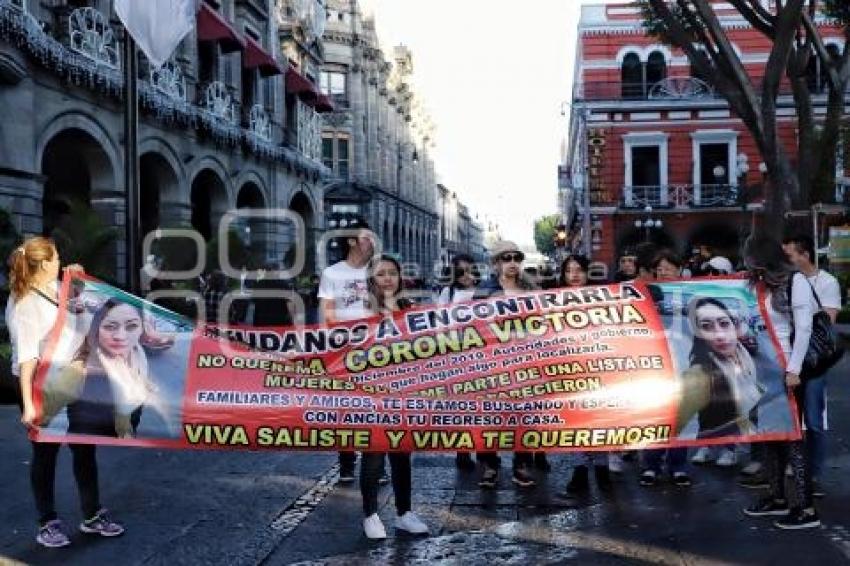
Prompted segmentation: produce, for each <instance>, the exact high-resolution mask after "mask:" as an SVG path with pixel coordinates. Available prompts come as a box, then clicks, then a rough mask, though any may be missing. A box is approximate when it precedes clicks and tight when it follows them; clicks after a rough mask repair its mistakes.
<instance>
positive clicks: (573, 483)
mask: <svg viewBox="0 0 850 566" xmlns="http://www.w3.org/2000/svg"><path fill="white" fill-rule="evenodd" d="M589 272H590V260H588V259H587V257H585V256H583V255H577V254H574V255H569V256H567V257H566V258H565V259H564V261H563V262H561V275H560V276H559V278H558V283H559V286H560V287H584V286H585V285H587V283H588V279H589ZM576 456H577V458H578V460H579V462H580V463H579V464H578V465H576V466H574V467H573V475H572V476H571V477H570V481H569V482H568V483H567V493H568V494H578V493H586V492H587V491H588V489H589V488H590V481H589V479H588V472H589V469H590V466H593V473H594V475H595V476H596V485H598V486H599V489H602V490H607V489H610V487H611V475H610V473H609V470H608V453H607V452H580V453H578V454H576Z"/></svg>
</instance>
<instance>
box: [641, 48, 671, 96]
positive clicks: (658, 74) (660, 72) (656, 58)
mask: <svg viewBox="0 0 850 566" xmlns="http://www.w3.org/2000/svg"><path fill="white" fill-rule="evenodd" d="M666 78H667V60H666V59H664V54H663V53H661V52H660V51H653V52H652V53H651V54H650V55H649V59H648V60H647V62H646V88H645V89H644V90H645V92H649V89H651V88H652V85H654V84H657V83H660V82H661V81H663V80H664V79H666Z"/></svg>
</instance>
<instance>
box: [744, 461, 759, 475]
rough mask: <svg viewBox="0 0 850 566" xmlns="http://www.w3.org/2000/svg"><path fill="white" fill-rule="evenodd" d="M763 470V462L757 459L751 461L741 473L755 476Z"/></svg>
mask: <svg viewBox="0 0 850 566" xmlns="http://www.w3.org/2000/svg"><path fill="white" fill-rule="evenodd" d="M760 471H761V462H757V461H755V460H753V461H751V462H750V463H749V464H747V465H746V466H744V468H743V469H742V470H741V473H742V474H744V475H745V476H754V475H756V474H758V473H759V472H760Z"/></svg>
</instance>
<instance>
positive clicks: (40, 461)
mask: <svg viewBox="0 0 850 566" xmlns="http://www.w3.org/2000/svg"><path fill="white" fill-rule="evenodd" d="M61 446H62V445H61V444H54V443H52V442H33V443H32V464H31V465H30V481H31V482H32V492H33V495H34V496H35V506H36V509H37V510H38V516H39V518H38V521H39V523H40V524H42V525H43V524H45V523H47V522H48V521H52V520H53V519H56V517H57V515H56V505H55V496H54V491H55V483H56V482H55V480H56V459H57V457H58V455H59V448H60V447H61ZM68 448H70V449H71V454H72V455H73V458H74V478H75V479H76V480H77V489H79V491H80V504H81V507H82V510H83V517H84V518H86V519H89V518H91V517H93V516H94V515H95V513H97V512H98V511H99V510H100V493H99V490H98V484H97V458H96V455H95V447H94V445H92V444H69V445H68Z"/></svg>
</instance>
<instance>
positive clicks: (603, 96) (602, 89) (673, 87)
mask: <svg viewBox="0 0 850 566" xmlns="http://www.w3.org/2000/svg"><path fill="white" fill-rule="evenodd" d="M755 87H756V90H757V91H758V90H759V89H760V88H761V87H760V85H758V84H756V85H755ZM809 88H810V91H811V92H812V94H814V95H815V96H819V95H826V94H828V93H829V90H828V87H827V84H826V83H825V82H820V83H817V84H815V83H812V84H810V85H809ZM847 92H848V94H850V87H848V91H847ZM779 95H780V96H791V95H793V92H792V90H791V85H790V84H788V83H787V82H783V83H782V84H781V85H780V87H779ZM573 99H574V100H580V101H585V102H593V101H612V100H618V101H619V100H634V101H654V102H663V101H669V102H698V101H700V100H703V101H710V100H722V96H721V95H720V94H719V93H717V92H716V90H715V89H714V88H713V87H711V86H710V85H708V84H707V83H705V82H703V81H702V80H700V79H697V78H695V77H668V78H666V79H664V80H662V81H659V82H657V83H637V82H635V83H624V82H622V81H587V82H583V83H577V84H576V85H575V87H574V89H573Z"/></svg>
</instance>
